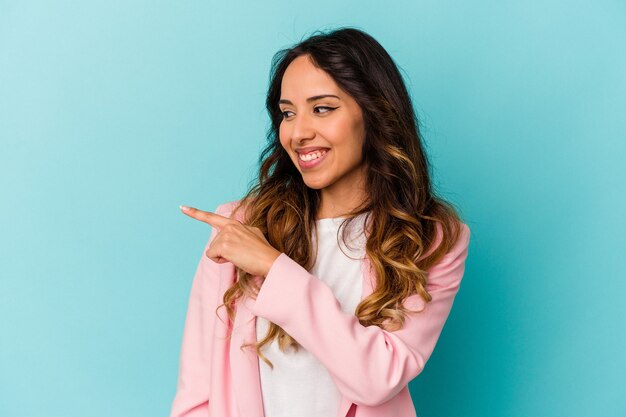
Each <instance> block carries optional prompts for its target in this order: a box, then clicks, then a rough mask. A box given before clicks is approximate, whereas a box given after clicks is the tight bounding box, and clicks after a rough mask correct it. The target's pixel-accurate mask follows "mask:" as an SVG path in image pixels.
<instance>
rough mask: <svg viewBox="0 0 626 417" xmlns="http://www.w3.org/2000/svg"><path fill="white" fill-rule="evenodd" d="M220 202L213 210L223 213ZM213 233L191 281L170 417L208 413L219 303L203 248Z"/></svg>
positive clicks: (213, 270)
mask: <svg viewBox="0 0 626 417" xmlns="http://www.w3.org/2000/svg"><path fill="white" fill-rule="evenodd" d="M223 206H224V205H220V206H218V207H217V208H216V210H215V212H216V213H218V214H222V215H224V214H223V213H222V212H221V211H222V207H223ZM216 235H217V230H216V228H212V230H211V234H210V236H209V240H208V242H207V244H206V245H205V247H204V249H203V251H202V255H201V258H200V262H199V263H198V267H197V268H196V272H195V275H194V278H193V282H192V284H191V291H190V295H189V302H188V307H187V315H186V318H185V326H184V330H183V337H182V345H181V350H180V359H179V368H178V382H177V387H176V394H175V396H174V399H173V401H172V407H171V411H170V417H197V416H206V415H207V413H208V405H209V391H210V386H209V383H210V380H211V378H210V376H211V375H210V373H211V367H210V360H211V349H212V336H213V329H214V327H215V321H216V320H217V316H216V313H215V309H216V308H217V306H218V305H219V303H218V301H219V300H218V297H219V294H218V288H219V264H218V263H216V262H213V261H212V260H211V259H209V258H208V257H207V256H205V252H206V250H207V249H208V248H209V245H210V244H211V242H212V241H213V239H214V238H215V236H216Z"/></svg>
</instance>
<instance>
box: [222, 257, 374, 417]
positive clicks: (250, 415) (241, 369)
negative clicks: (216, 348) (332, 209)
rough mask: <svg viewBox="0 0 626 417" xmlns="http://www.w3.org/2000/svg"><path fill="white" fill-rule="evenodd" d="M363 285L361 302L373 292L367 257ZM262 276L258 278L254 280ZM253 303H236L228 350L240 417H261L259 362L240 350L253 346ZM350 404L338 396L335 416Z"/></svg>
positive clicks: (341, 414) (248, 351) (248, 350)
mask: <svg viewBox="0 0 626 417" xmlns="http://www.w3.org/2000/svg"><path fill="white" fill-rule="evenodd" d="M361 262H362V263H361V268H362V269H361V271H362V278H363V286H362V291H361V299H363V298H365V297H367V296H368V295H369V294H371V293H372V288H373V283H372V281H371V280H372V277H373V274H372V273H371V264H370V262H369V258H368V257H367V255H365V256H364V258H363V260H362V261H361ZM259 279H261V277H257V280H259ZM250 302H253V300H250V299H249V298H247V297H244V301H243V303H238V304H237V312H236V314H235V322H234V324H233V332H232V336H231V337H232V339H231V343H230V347H229V353H230V366H231V369H232V378H233V381H232V382H233V383H232V386H233V391H234V392H235V399H236V401H237V404H238V405H239V410H240V412H241V415H242V416H245V417H264V412H263V396H262V394H261V377H260V373H259V360H258V357H257V355H256V353H255V352H254V350H253V349H254V348H253V347H246V348H245V349H240V348H239V347H240V346H241V345H243V344H244V343H256V341H257V334H256V316H255V315H253V314H252V312H251V309H250V306H249V303H250ZM351 405H352V401H350V400H348V399H346V398H345V397H343V396H342V397H341V403H340V406H339V414H338V417H345V416H346V414H347V413H348V411H349V410H350V406H351Z"/></svg>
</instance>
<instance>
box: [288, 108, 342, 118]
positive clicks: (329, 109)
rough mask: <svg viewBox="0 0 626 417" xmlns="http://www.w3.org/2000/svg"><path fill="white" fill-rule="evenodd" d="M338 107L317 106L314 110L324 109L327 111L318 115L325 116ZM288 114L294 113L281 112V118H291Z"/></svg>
mask: <svg viewBox="0 0 626 417" xmlns="http://www.w3.org/2000/svg"><path fill="white" fill-rule="evenodd" d="M336 108H337V107H328V106H317V107H315V108H314V109H313V110H319V109H324V110H325V111H321V112H319V111H318V112H317V113H318V114H325V113H330V112H331V111H333V110H335V109H336ZM288 113H293V112H290V111H289V110H285V111H283V112H281V113H280V114H281V116H282V118H283V119H286V118H287V117H289V114H288Z"/></svg>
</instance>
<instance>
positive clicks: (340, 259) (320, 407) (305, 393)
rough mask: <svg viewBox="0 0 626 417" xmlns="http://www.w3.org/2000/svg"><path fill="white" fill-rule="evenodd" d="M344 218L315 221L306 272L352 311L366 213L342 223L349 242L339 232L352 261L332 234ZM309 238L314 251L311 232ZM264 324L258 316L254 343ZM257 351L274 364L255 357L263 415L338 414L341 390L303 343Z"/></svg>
mask: <svg viewBox="0 0 626 417" xmlns="http://www.w3.org/2000/svg"><path fill="white" fill-rule="evenodd" d="M344 219H345V217H336V218H327V219H319V220H316V224H317V228H318V234H319V245H318V247H317V249H318V254H317V259H316V261H315V265H314V266H313V268H312V269H311V271H310V272H311V274H312V275H314V276H315V277H317V278H319V279H321V280H322V281H324V282H325V283H326V284H327V285H328V286H329V287H330V288H331V289H332V291H333V293H334V294H335V297H336V298H337V300H338V301H339V304H340V305H341V309H342V310H343V311H344V312H346V313H350V314H354V311H355V309H356V306H357V305H358V304H359V302H360V301H361V291H362V284H363V277H362V271H361V263H362V258H363V257H364V254H365V236H364V235H363V222H364V219H365V213H364V214H361V215H359V216H358V217H357V218H356V219H354V220H353V221H352V224H351V225H350V226H348V227H347V229H349V235H348V237H347V239H346V242H347V243H348V246H346V245H345V244H344V243H343V241H342V240H341V235H339V242H340V244H341V249H343V250H344V251H345V252H346V253H347V254H348V255H349V256H351V257H352V258H355V259H350V258H348V257H347V256H346V255H345V254H344V253H343V252H342V251H341V250H340V248H339V246H338V237H337V233H338V229H339V226H340V224H341V222H342V221H344ZM344 227H345V226H344ZM341 232H343V230H342V231H341ZM312 240H313V245H314V250H315V244H316V242H317V239H316V236H315V235H313V236H312ZM351 248H352V249H354V250H351ZM268 326H269V323H268V321H267V320H265V319H264V318H263V317H257V321H256V331H257V341H260V340H261V339H263V337H265V335H266V334H267V328H268ZM262 352H263V354H264V355H265V356H266V357H267V358H268V359H269V360H270V361H271V362H272V364H273V365H274V369H273V370H272V368H270V367H269V365H268V364H267V363H265V361H263V359H261V358H260V357H259V359H258V360H259V372H260V377H261V391H262V395H263V409H264V413H265V417H293V416H298V417H328V416H334V415H335V414H336V413H337V409H338V408H339V402H340V400H341V393H340V392H339V390H338V389H337V387H336V386H335V384H334V382H333V380H332V378H331V377H330V374H329V373H328V370H327V369H326V368H325V367H324V365H322V364H321V363H320V362H319V361H318V360H317V358H316V357H315V356H313V355H312V354H311V353H309V352H308V351H307V350H305V349H304V347H302V346H300V349H299V351H298V352H294V351H293V350H289V351H288V352H282V351H281V350H280V349H279V348H278V342H277V340H276V339H274V341H272V343H271V344H269V345H265V346H264V347H263V349H262Z"/></svg>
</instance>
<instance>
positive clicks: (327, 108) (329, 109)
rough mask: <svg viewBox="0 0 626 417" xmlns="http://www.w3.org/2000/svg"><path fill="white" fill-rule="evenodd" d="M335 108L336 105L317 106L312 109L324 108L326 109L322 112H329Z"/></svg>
mask: <svg viewBox="0 0 626 417" xmlns="http://www.w3.org/2000/svg"><path fill="white" fill-rule="evenodd" d="M336 108H337V107H327V106H317V107H316V108H315V109H314V110H317V109H326V111H323V112H322V113H330V112H331V111H333V110H335V109H336Z"/></svg>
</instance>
